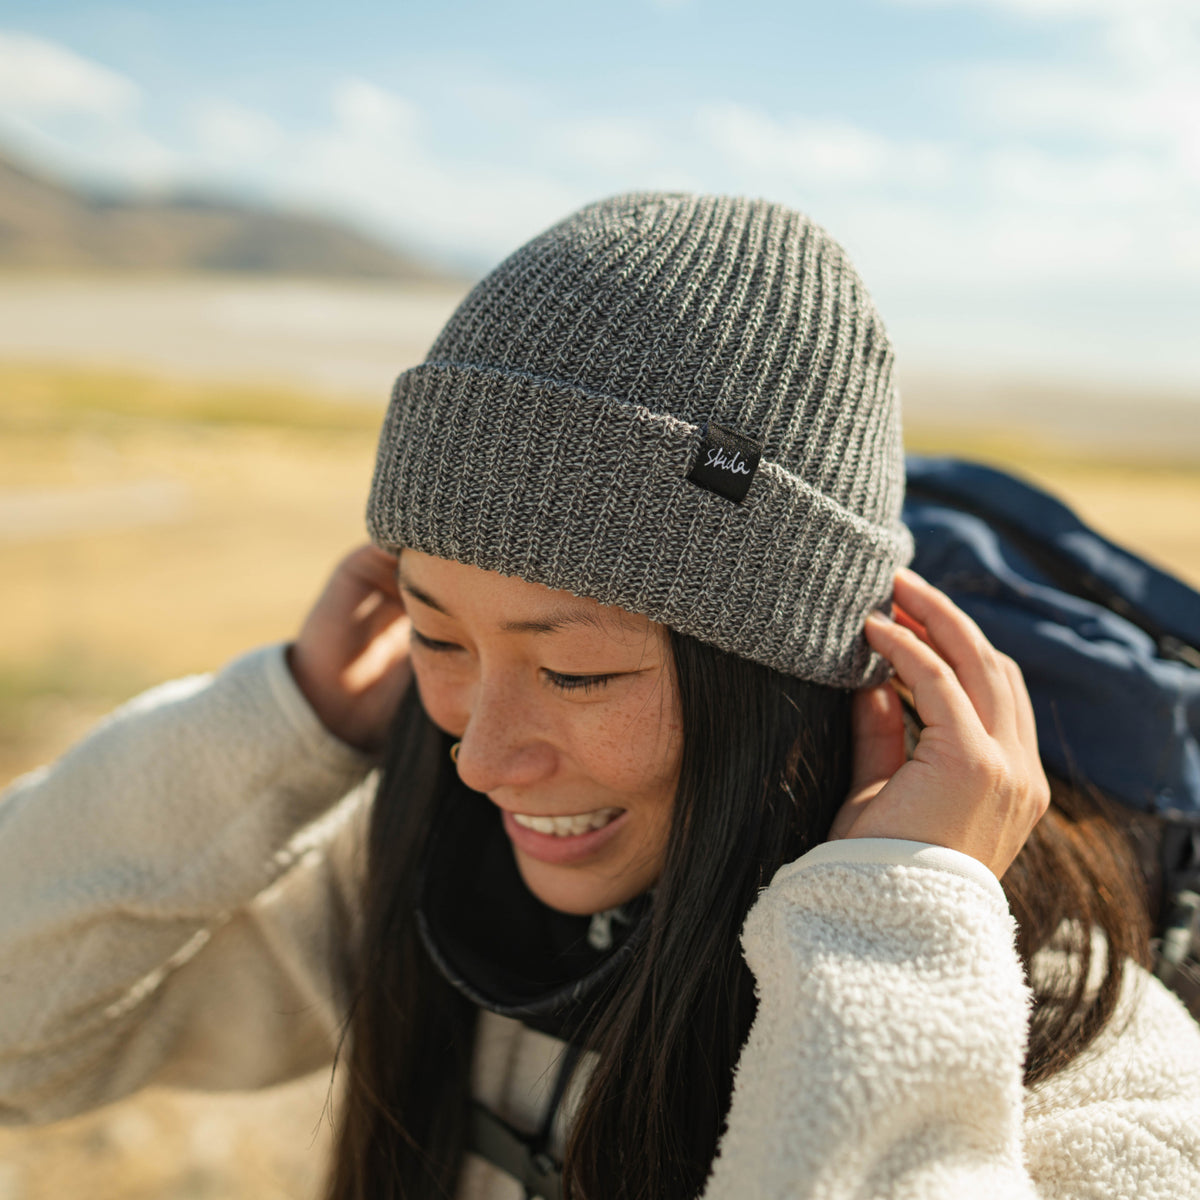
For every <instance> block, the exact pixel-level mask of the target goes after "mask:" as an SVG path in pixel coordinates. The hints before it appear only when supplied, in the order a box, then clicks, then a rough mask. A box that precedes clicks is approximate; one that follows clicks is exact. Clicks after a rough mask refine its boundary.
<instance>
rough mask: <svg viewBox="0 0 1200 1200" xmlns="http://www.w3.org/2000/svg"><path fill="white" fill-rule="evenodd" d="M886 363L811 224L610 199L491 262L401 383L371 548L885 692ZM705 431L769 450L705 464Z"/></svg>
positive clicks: (780, 211) (871, 326)
mask: <svg viewBox="0 0 1200 1200" xmlns="http://www.w3.org/2000/svg"><path fill="white" fill-rule="evenodd" d="M892 362H893V352H892V347H891V344H890V342H889V340H888V336H887V333H886V331H885V330H884V327H883V324H882V322H881V321H880V319H879V316H878V314H877V313H876V311H875V308H874V306H873V304H872V302H871V299H870V297H869V296H868V294H867V291H866V289H865V287H864V286H863V283H862V281H861V280H860V279H859V277H858V275H857V274H856V273H855V271H854V269H853V267H852V266H851V265H850V263H849V261H848V260H847V258H846V255H845V252H844V251H843V250H842V248H841V247H840V246H839V245H838V244H837V243H836V242H834V241H833V240H832V239H831V238H830V237H829V235H828V234H827V233H825V232H824V230H822V229H821V228H820V227H818V226H817V225H815V224H814V223H813V222H812V221H810V220H809V219H808V218H806V217H804V216H802V215H801V214H800V213H797V212H794V211H791V210H790V209H787V208H784V207H782V206H780V205H776V204H769V203H766V202H764V201H757V200H745V199H735V198H730V197H716V196H692V195H682V194H669V195H668V194H658V193H643V194H634V195H628V196H618V197H616V198H613V199H610V200H606V201H603V202H601V203H598V204H595V205H592V206H590V207H588V208H585V209H583V210H582V211H580V212H578V213H576V214H575V215H574V216H572V217H570V218H568V219H567V220H565V221H563V222H562V223H561V224H558V225H556V226H554V227H553V228H552V229H550V230H548V231H547V232H545V233H544V234H542V235H541V236H539V237H537V238H535V239H534V240H533V241H531V242H530V243H528V244H527V245H526V246H524V247H523V248H521V249H520V250H518V251H517V252H516V253H515V254H513V255H512V256H511V257H510V258H509V259H507V260H506V261H505V262H504V263H502V264H501V265H500V266H499V267H498V268H497V269H496V270H495V271H494V272H493V273H492V274H491V275H489V276H488V277H487V278H486V279H485V280H484V281H483V282H482V283H480V284H479V285H478V286H477V287H476V288H475V289H474V291H472V292H471V294H470V295H469V296H468V297H467V298H466V300H465V301H464V302H463V304H462V305H461V307H460V308H459V309H458V311H457V312H456V313H455V314H454V316H453V317H451V319H450V321H449V323H448V324H447V326H446V328H445V329H444V330H443V332H442V333H441V335H440V336H439V337H438V339H437V341H436V342H435V343H434V345H433V348H432V349H431V350H430V352H429V355H428V357H427V359H426V361H425V362H424V363H423V364H421V365H420V366H417V367H414V368H413V369H412V370H409V371H406V372H405V373H404V374H402V375H401V376H400V378H399V380H398V381H397V383H396V386H395V390H394V392H393V394H392V400H391V406H390V408H389V410H388V414H387V417H386V420H385V422H384V427H383V432H382V436H381V438H380V442H379V451H378V456H377V460H376V468H375V477H374V482H373V485H372V488H371V494H370V499H369V502H368V508H367V524H368V529H369V531H370V534H371V537H372V538H373V539H374V540H375V541H376V542H377V543H379V544H380V545H382V546H384V547H386V548H388V549H390V550H397V549H399V548H401V547H405V546H407V547H412V548H414V549H417V550H422V551H424V552H425V553H428V554H433V555H437V556H438V557H440V558H449V559H455V560H457V561H459V562H465V563H469V564H471V565H473V566H478V567H482V568H484V569H486V570H492V571H499V572H501V573H502V574H506V575H517V576H520V577H521V578H524V579H528V580H531V581H533V582H535V583H542V584H545V585H546V586H548V587H552V588H560V589H564V590H566V591H570V592H574V593H575V594H577V595H581V596H591V597H594V598H595V599H597V600H599V601H600V602H601V603H603V604H612V605H619V606H620V607H622V608H625V609H628V610H630V611H633V612H640V613H644V614H645V615H647V616H648V617H650V618H652V619H653V620H655V621H660V622H662V623H663V624H665V625H668V626H670V627H672V628H674V629H676V630H679V631H681V632H683V633H687V634H691V635H693V636H695V637H697V638H699V639H701V640H703V641H705V642H709V643H711V644H713V645H716V646H718V647H720V648H721V649H723V650H728V651H732V652H733V653H735V654H739V655H742V656H743V657H745V658H749V659H752V660H754V661H755V662H760V663H764V664H766V665H767V666H770V667H774V668H776V669H778V670H781V671H785V672H787V673H789V674H793V675H798V676H800V677H801V678H804V679H810V680H814V681H816V682H820V683H828V684H835V685H838V686H841V687H858V686H860V685H862V684H864V683H876V682H879V681H880V680H881V679H882V678H883V677H884V676H885V675H886V673H887V667H886V664H884V663H883V662H882V660H880V659H879V657H878V656H877V655H875V654H874V653H873V652H872V651H871V650H870V648H869V646H868V645H867V643H866V639H865V638H864V637H863V635H862V627H863V620H864V618H865V617H866V614H867V613H868V612H869V611H870V610H871V609H872V608H875V607H880V606H882V605H883V604H884V603H885V602H886V601H887V600H888V598H889V597H890V595H891V589H892V576H893V574H894V572H895V570H896V568H897V567H898V566H900V565H902V564H904V563H906V562H907V561H908V560H909V558H910V557H911V554H912V542H911V538H910V536H909V534H908V531H907V529H905V527H904V526H903V525H902V524H901V522H900V505H901V500H902V494H903V489H904V463H903V456H902V448H901V440H900V419H899V418H900V414H899V401H898V396H897V392H896V389H895V387H894V385H893V381H892ZM710 423H711V425H713V426H717V427H719V428H720V429H722V430H726V431H729V432H730V433H732V434H734V435H738V436H739V437H740V438H742V439H748V441H749V442H750V443H754V444H755V445H757V446H760V447H761V461H760V462H759V463H758V465H757V467H756V468H753V469H752V468H751V465H750V464H751V463H752V458H751V457H750V456H748V455H746V454H742V455H741V456H740V457H737V458H735V457H734V456H733V454H732V452H729V453H726V454H724V455H720V454H716V453H714V449H715V447H714V445H713V442H712V437H711V436H710V440H709V441H706V440H705V430H706V429H709V432H710V435H713V431H712V430H711V429H710ZM714 436H718V437H719V434H716V435H714ZM710 459H715V461H716V465H715V466H713V465H712V463H711V462H710ZM698 465H699V466H700V467H702V468H703V467H708V468H709V470H710V473H712V472H715V474H716V475H718V476H720V475H721V474H722V472H724V473H725V474H726V475H727V476H728V479H729V481H730V483H731V484H737V483H740V484H742V485H745V484H746V483H747V482H748V483H749V488H748V490H747V491H746V494H745V496H744V498H742V499H740V500H738V499H734V498H731V497H730V495H729V494H726V493H724V492H723V491H721V490H712V489H711V488H710V487H707V486H704V485H702V484H700V483H697V482H694V481H693V479H692V478H690V476H691V475H692V474H693V469H694V468H696V467H697V466H698Z"/></svg>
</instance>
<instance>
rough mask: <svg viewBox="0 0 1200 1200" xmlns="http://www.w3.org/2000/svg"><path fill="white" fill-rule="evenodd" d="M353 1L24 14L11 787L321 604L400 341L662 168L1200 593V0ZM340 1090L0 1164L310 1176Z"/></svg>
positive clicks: (7, 627) (293, 1178)
mask: <svg viewBox="0 0 1200 1200" xmlns="http://www.w3.org/2000/svg"><path fill="white" fill-rule="evenodd" d="M338 14H339V15H337V16H336V17H335V16H334V15H333V14H332V11H331V10H323V9H319V8H317V7H316V6H314V5H310V4H307V3H303V2H301V3H299V4H296V3H293V4H289V5H288V6H286V7H284V6H283V5H282V4H280V3H276V2H275V0H265V2H264V3H262V4H260V5H256V6H255V7H254V9H253V14H252V15H251V13H250V11H249V10H245V9H244V8H239V7H236V6H219V5H218V6H209V7H207V8H205V9H201V10H198V9H196V8H194V7H189V6H184V5H181V4H177V3H174V2H173V0H172V2H166V3H162V4H159V5H155V6H153V7H152V6H149V5H145V4H137V3H134V4H124V5H121V4H114V5H100V4H82V3H73V2H60V0H41V2H40V3H39V4H37V5H34V4H32V3H30V2H28V0H10V3H9V4H8V5H6V8H5V13H4V16H3V17H2V18H0V785H2V784H3V783H4V782H6V781H8V780H10V779H12V778H15V777H16V776H18V775H19V774H21V773H23V772H24V771H26V770H29V769H32V768H34V767H36V766H37V765H38V764H39V763H42V762H45V761H47V760H48V759H51V758H53V757H54V756H55V755H57V754H59V753H60V752H61V751H62V750H63V749H65V748H66V747H67V746H68V745H70V744H71V742H72V741H74V740H75V739H77V738H79V737H81V736H83V735H84V734H85V733H86V732H87V730H88V729H89V728H90V727H91V726H92V725H93V724H94V723H95V721H96V720H97V719H99V718H100V717H101V716H103V715H104V714H105V713H106V712H108V711H109V710H110V709H111V708H112V707H113V706H115V705H116V704H118V703H119V702H121V701H122V700H124V699H126V698H128V697H130V696H132V695H134V694H136V693H137V692H138V691H140V690H142V689H143V688H145V687H148V686H150V685H152V684H154V683H157V682H159V681H161V680H164V679H168V678H172V677H176V676H179V675H183V674H189V673H193V672H205V671H210V670H213V669H215V668H218V667H219V666H220V665H221V664H223V663H224V662H226V661H228V660H229V659H230V658H231V657H233V656H234V655H236V654H238V653H240V652H242V651H243V650H246V649H248V648H250V647H253V646H256V645H260V644H263V643H265V642H271V641H278V640H282V639H286V638H288V637H290V636H291V635H292V634H293V633H294V631H295V630H296V628H297V627H298V625H299V622H300V620H301V619H302V617H303V614H304V612H305V611H306V609H307V607H308V605H309V604H310V603H311V601H312V599H313V598H314V597H315V595H316V593H317V592H318V591H319V589H320V587H321V585H322V582H323V580H324V578H325V576H326V575H327V573H328V571H329V570H330V568H331V567H332V565H333V564H334V562H335V561H336V560H337V559H338V558H339V557H340V556H341V555H342V554H343V553H344V552H345V551H346V550H347V549H349V548H350V547H352V546H353V545H355V544H356V543H357V542H359V541H361V540H362V538H363V536H364V534H363V519H362V513H363V509H364V506H365V502H366V494H367V487H368V484H369V480H370V474H371V469H372V465H373V458H374V443H375V437H376V433H377V430H378V426H379V422H380V419H381V417H382V413H383V409H384V406H385V405H386V401H387V396H388V392H389V389H390V386H391V383H392V380H393V378H394V377H395V375H396V374H397V373H398V372H399V371H400V370H402V369H404V368H405V367H407V366H409V365H411V364H413V363H415V362H417V361H419V360H420V359H421V358H422V357H423V355H424V354H425V352H426V350H427V348H428V346H429V344H430V342H431V341H432V339H433V337H434V335H435V334H436V332H437V330H438V329H439V328H440V326H441V324H442V323H443V322H444V321H445V319H446V318H447V316H448V315H449V314H450V313H451V312H452V311H453V309H454V307H455V305H456V304H457V303H458V301H459V300H460V299H461V298H462V296H463V295H465V293H466V291H467V289H468V288H469V286H470V284H471V282H472V281H473V280H474V279H476V278H478V277H479V276H480V275H482V274H483V273H484V272H485V271H486V270H487V269H488V268H489V267H490V266H491V265H493V264H494V263H495V262H497V261H498V260H499V258H500V257H502V256H503V255H504V254H505V253H506V252H507V251H509V250H511V249H513V248H515V247H516V246H517V245H518V244H520V243H521V242H522V241H524V240H525V239H526V238H528V237H530V236H532V235H533V234H534V233H536V232H537V231H538V230H539V229H541V228H543V227H544V226H545V225H547V224H549V223H550V222H551V221H553V220H555V219H557V218H558V217H560V216H563V215H565V214H566V213H567V212H569V211H570V210H571V209H573V208H575V207H577V206H578V205H580V204H582V203H585V202H587V201H589V200H592V199H595V198H597V197H599V196H602V195H605V194H609V193H613V192H617V191H621V190H625V189H629V188H643V187H653V188H658V187H665V188H680V187H682V188H688V189H694V190H714V191H726V192H736V193H745V194H761V195H766V196H769V197H770V198H772V199H778V200H781V201H784V202H787V203H790V204H793V205H794V206H796V207H799V208H801V209H804V210H805V211H807V212H809V213H811V214H812V215H813V216H814V217H816V218H817V219H818V220H819V221H820V222H821V223H822V224H825V225H826V226H827V227H828V228H829V229H830V230H831V231H832V232H833V233H834V235H835V236H837V237H838V238H839V240H841V241H842V242H843V243H844V244H845V245H846V246H847V248H848V250H849V251H850V254H851V257H852V258H853V259H854V260H855V262H856V263H857V265H858V266H859V268H860V270H861V271H862V273H863V275H864V277H865V278H866V280H867V282H868V285H869V286H870V287H871V288H872V291H873V293H874V296H875V299H876V301H877V303H878V305H879V307H880V309H881V311H882V313H883V315H884V318H885V320H886V321H887V322H888V326H889V329H890V330H891V332H892V335H893V338H894V340H895V342H896V345H897V352H898V364H899V372H900V386H901V391H902V395H903V401H904V407H905V413H906V427H907V437H908V442H909V445H910V447H911V448H912V449H915V450H922V451H927V452H932V453H953V454H958V455H964V456H969V457H975V458H980V459H983V460H985V461H989V462H992V463H996V464H999V465H1001V466H1005V467H1007V468H1009V469H1013V470H1017V471H1019V472H1020V473H1021V474H1023V475H1025V476H1026V477H1028V478H1031V479H1033V480H1034V481H1035V482H1038V483H1040V484H1042V485H1043V486H1045V487H1047V488H1048V489H1050V490H1051V491H1053V492H1055V493H1057V494H1058V495H1059V496H1061V497H1062V498H1063V499H1065V500H1066V501H1067V502H1068V503H1070V504H1072V505H1073V506H1074V507H1075V508H1076V509H1077V510H1078V511H1079V512H1080V513H1081V514H1082V515H1083V516H1084V518H1085V519H1087V520H1089V521H1090V522H1092V523H1093V524H1094V525H1096V526H1097V527H1098V528H1099V529H1100V530H1101V531H1102V532H1104V533H1106V534H1107V535H1108V536H1110V537H1112V538H1114V539H1115V540H1117V541H1119V542H1123V543H1126V544H1128V545H1130V546H1131V547H1132V548H1134V549H1135V550H1137V551H1138V552H1140V553H1142V554H1144V555H1145V556H1147V557H1149V558H1150V559H1152V560H1154V561H1156V562H1157V563H1159V564H1160V565H1162V566H1165V567H1166V568H1168V569H1169V570H1172V571H1174V572H1176V573H1177V574H1178V575H1180V576H1181V577H1182V578H1184V579H1185V580H1187V581H1188V582H1190V583H1191V584H1193V585H1194V586H1200V337H1197V334H1196V329H1197V326H1198V324H1200V13H1198V11H1197V9H1196V6H1195V5H1194V4H1192V3H1190V0H845V2H844V3H842V4H840V5H837V6H833V5H825V4H822V5H808V4H790V5H784V4H782V3H771V2H769V0H745V2H744V3H742V4H740V5H738V6H737V8H736V9H735V8H734V7H733V6H732V5H718V4H716V3H706V2H705V0H612V2H611V3H609V4H607V5H605V6H597V5H589V4H584V5H576V6H570V7H568V6H563V5H556V4H551V3H547V2H542V0H517V2H513V3H509V4H502V5H495V4H493V5H486V4H483V3H482V2H478V3H477V2H474V0H463V2H452V3H448V4H444V5H440V6H432V5H425V6H411V5H410V6H392V7H385V6H382V5H380V4H377V3H373V2H369V0H352V2H348V3H347V4H346V5H344V6H342V7H340V8H339V10H338ZM64 836H69V831H64ZM0 1003H3V996H2V994H0ZM327 1088H328V1078H327V1077H322V1076H320V1075H318V1076H316V1077H313V1078H311V1079H308V1080H300V1081H297V1082H295V1083H293V1084H290V1085H287V1086H285V1087H283V1088H279V1089H275V1090H273V1091H271V1092H268V1093H263V1094H260V1095H252V1096H237V1097H230V1096H219V1097H202V1096H189V1095H178V1094H168V1093H164V1092H152V1093H147V1094H145V1095H142V1096H138V1097H134V1098H132V1099H131V1100H128V1101H125V1102H123V1103H121V1104H118V1105H115V1106H113V1107H112V1108H110V1109H108V1110H105V1111H103V1112H100V1113H96V1114H87V1115H84V1116H81V1117H78V1118H76V1119H74V1120H72V1121H69V1122H66V1123H64V1124H62V1125H60V1126H56V1127H51V1128H47V1129H37V1130H21V1129H14V1130H0V1200H34V1198H37V1200H41V1198H43V1197H51V1196H53V1197H58V1196H61V1195H64V1194H70V1195H80V1196H86V1197H89V1198H90V1200H108V1198H110V1197H111V1198H114V1200H115V1198H117V1197H120V1198H123V1200H124V1198H136V1200H143V1198H144V1200H151V1198H159V1197H162V1198H167V1200H185V1198H205V1197H238V1198H241V1197H244V1198H246V1200H274V1198H276V1197H300V1198H306V1197H315V1196H316V1195H317V1194H318V1191H319V1186H320V1180H321V1177H322V1172H323V1169H324V1160H325V1155H326V1153H327V1150H328V1142H329V1131H328V1125H327V1123H325V1122H323V1121H322V1110H323V1107H324V1105H325V1101H326V1093H327Z"/></svg>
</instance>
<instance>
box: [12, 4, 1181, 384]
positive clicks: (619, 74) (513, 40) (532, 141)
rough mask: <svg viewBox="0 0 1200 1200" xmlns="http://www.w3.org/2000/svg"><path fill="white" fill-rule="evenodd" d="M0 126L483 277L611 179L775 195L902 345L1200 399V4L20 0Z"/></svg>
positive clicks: (614, 183) (124, 175) (86, 174)
mask: <svg viewBox="0 0 1200 1200" xmlns="http://www.w3.org/2000/svg"><path fill="white" fill-rule="evenodd" d="M0 144H5V145H8V146H10V147H12V148H14V149H16V150H18V151H20V152H21V153H24V154H26V155H27V156H30V157H32V158H33V159H35V160H36V161H39V162H42V163H45V164H47V165H50V166H53V167H55V168H56V169H58V170H60V171H63V172H65V173H68V174H71V175H75V176H79V177H81V178H86V179H90V180H94V181H102V182H107V183H109V184H116V185H126V184H132V185H136V186H139V187H144V188H150V189H155V188H170V187H177V186H181V185H186V186H198V187H202V188H205V189H208V190H219V191H222V192H228V193H232V194H235V195H241V196H246V197H250V198H258V199H261V200H264V201H268V202H271V203H283V204H288V205H291V206H294V207H302V208H307V209H314V210H317V211H321V212H326V213H331V214H335V215H340V216H344V217H346V218H348V219H350V220H352V221H354V222H356V223H358V224H359V225H362V226H365V227H367V228H369V229H371V230H373V231H375V232H377V233H380V234H382V235H384V236H386V237H389V238H392V239H394V240H398V241H400V242H403V243H406V244H408V245H410V246H413V247H414V248H417V249H421V250H424V251H426V252H427V253H430V254H434V255H438V256H441V257H443V258H446V259H449V260H453V261H456V262H458V263H461V264H465V265H467V266H468V268H469V269H482V268H484V267H486V266H487V265H489V264H490V263H492V262H495V261H496V260H497V259H498V258H500V257H501V256H502V255H503V254H504V253H506V252H507V251H508V250H510V249H512V248H513V247H515V246H516V245H517V244H519V243H520V242H521V241H523V240H524V239H525V238H527V237H529V236H530V235H532V234H533V233H535V232H536V231H537V230H538V229H540V228H542V227H544V226H545V225H546V224H548V223H550V222H551V221H553V220H555V219H556V218H558V217H560V216H562V215H564V214H565V213H566V212H568V211H570V210H571V209H572V208H574V207H577V206H578V205H579V204H582V203H585V202H587V201H589V200H591V199H595V198H596V197H598V196H601V195H604V194H608V193H612V192H615V191H620V190H624V189H626V188H640V187H682V188H689V189H695V190H712V191H727V192H739V193H750V194H760V195H766V196H769V197H770V198H772V199H777V200H781V201H784V202H786V203H789V204H792V205H794V206H796V207H799V208H802V209H804V210H805V211H807V212H809V213H811V214H812V215H813V216H814V217H816V218H817V219H818V220H819V221H820V222H821V223H822V224H824V225H826V226H827V227H828V228H829V229H830V231H831V232H832V233H833V234H834V235H835V236H836V237H838V238H839V239H840V240H841V241H843V242H844V243H845V244H846V246H847V248H848V249H849V250H850V253H851V255H852V256H853V258H854V259H855V261H856V262H857V263H858V265H859V267H860V269H861V271H862V273H863V275H864V276H865V278H866V279H867V282H868V284H869V285H870V286H871V288H872V290H873V292H874V293H875V296H876V299H877V301H878V303H879V306H880V308H881V310H882V311H883V314H884V317H885V319H886V320H887V321H888V323H889V325H890V326H891V328H892V330H893V334H894V335H895V337H896V340H897V342H898V344H899V346H900V349H901V352H902V359H901V361H902V362H903V361H905V358H904V356H905V355H907V357H908V359H910V360H911V361H914V362H916V363H918V364H919V365H920V366H922V367H926V366H928V367H938V366H943V367H950V368H955V369H963V370H972V369H988V370H996V369H999V370H1009V371H1012V372H1015V373H1021V372H1031V371H1051V372H1053V373H1056V374H1060V375H1064V376H1073V377H1076V378H1080V377H1085V376H1086V377H1094V378H1097V379H1101V380H1103V379H1119V380H1121V381H1123V382H1130V381H1144V382H1146V383H1148V384H1152V385H1159V384H1164V383H1165V384H1179V385H1184V386H1187V387H1191V388H1194V389H1195V390H1196V391H1197V393H1198V394H1200V337H1197V335H1196V333H1195V330H1196V328H1197V324H1198V323H1200V4H1198V3H1197V2H1196V0H826V2H825V3H820V4H815V3H804V2H803V0H792V2H791V3H778V2H773V0H741V2H740V3H736V4H735V3H730V2H726V3H716V2H715V0H608V2H607V3H605V4H597V3H590V2H587V3H584V2H580V3H567V2H565V0H562V2H560V3H549V2H548V0H511V2H507V3H506V2H503V0H491V2H490V3H482V2H476V0H460V2H455V0H439V2H438V3H432V2H427V3H421V4H416V3H411V2H410V3H399V4H396V3H393V4H390V5H388V4H383V3H374V2H371V0H344V2H343V3H341V4H339V5H338V6H337V7H336V9H335V8H334V6H333V5H321V6H317V5H314V4H311V3H306V2H304V0H291V2H290V3H288V4H283V3H280V2H278V0H265V2H264V0H256V2H254V3H251V4H247V3H245V2H244V0H242V2H241V3H230V2H215V0H214V2H210V3H208V4H205V5H196V4H194V3H192V4H182V3H174V2H173V0H159V2H158V3H155V4H154V5H149V4H144V5H111V6H110V5H99V4H80V3H64V2H60V0H37V3H36V4H35V3H30V2H27V0H7V2H6V4H5V6H4V8H3V10H0Z"/></svg>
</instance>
